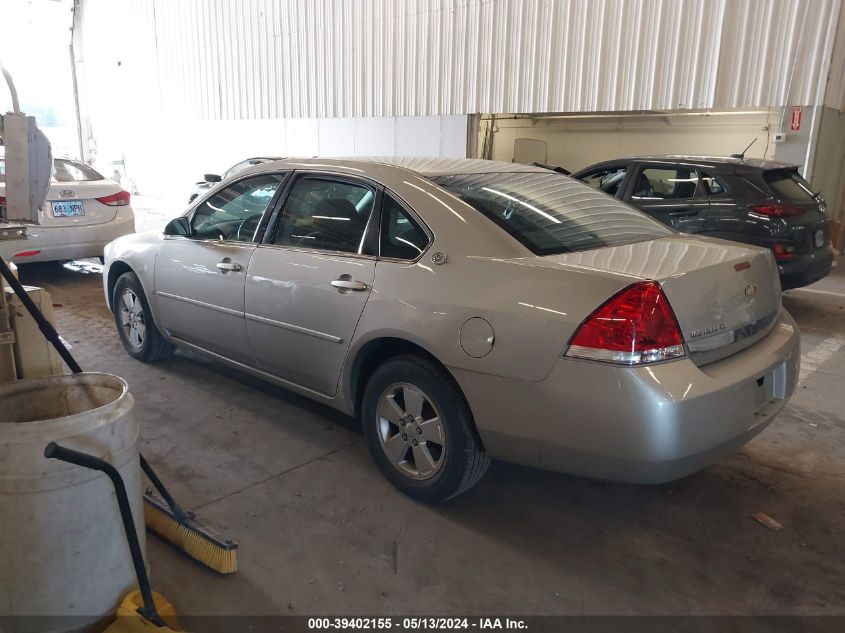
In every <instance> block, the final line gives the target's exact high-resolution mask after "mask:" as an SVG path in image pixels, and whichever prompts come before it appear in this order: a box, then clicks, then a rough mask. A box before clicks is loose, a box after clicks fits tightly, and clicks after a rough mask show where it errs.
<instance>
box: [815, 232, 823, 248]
mask: <svg viewBox="0 0 845 633" xmlns="http://www.w3.org/2000/svg"><path fill="white" fill-rule="evenodd" d="M813 240H814V241H815V242H816V248H821V247H822V246H824V231H822V230H821V229H819V230H818V231H816V233H815V235H813Z"/></svg>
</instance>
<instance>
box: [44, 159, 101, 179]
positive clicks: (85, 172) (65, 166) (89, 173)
mask: <svg viewBox="0 0 845 633" xmlns="http://www.w3.org/2000/svg"><path fill="white" fill-rule="evenodd" d="M53 180H54V181H56V182H86V181H89V180H105V178H103V176H102V174H100V173H99V172H97V171H95V170H93V169H91V168H90V167H89V166H88V165H86V164H85V163H80V162H77V161H75V160H65V159H61V158H59V159H57V160H54V161H53Z"/></svg>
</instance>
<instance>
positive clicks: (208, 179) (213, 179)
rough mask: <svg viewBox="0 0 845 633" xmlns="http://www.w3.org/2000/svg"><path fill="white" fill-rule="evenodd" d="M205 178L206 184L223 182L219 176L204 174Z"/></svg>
mask: <svg viewBox="0 0 845 633" xmlns="http://www.w3.org/2000/svg"><path fill="white" fill-rule="evenodd" d="M203 178H204V179H205V181H206V182H220V181H221V180H223V179H222V178H221V177H220V176H218V175H217V174H203Z"/></svg>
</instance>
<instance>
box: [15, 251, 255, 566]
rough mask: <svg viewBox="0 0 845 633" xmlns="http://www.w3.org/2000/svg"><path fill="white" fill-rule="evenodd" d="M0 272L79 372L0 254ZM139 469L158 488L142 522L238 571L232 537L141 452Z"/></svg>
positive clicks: (198, 555) (208, 562)
mask: <svg viewBox="0 0 845 633" xmlns="http://www.w3.org/2000/svg"><path fill="white" fill-rule="evenodd" d="M0 273H2V275H3V277H4V278H5V280H6V282H7V283H8V284H9V286H11V288H12V290H13V291H14V292H15V294H16V295H17V296H18V299H20V301H21V303H22V304H23V305H24V307H25V308H26V309H27V311H28V312H29V314H30V315H31V316H32V318H33V319H34V320H35V322H36V323H37V324H38V328H39V329H40V330H41V333H42V334H43V335H44V337H45V338H46V339H47V340H48V341H49V342H50V343H51V344H52V345H53V347H54V348H56V351H57V352H58V353H59V356H61V357H62V360H64V361H65V363H66V364H67V366H68V367H69V368H70V370H71V371H72V372H73V373H74V374H79V373H82V368H81V367H80V366H79V364H78V363H77V362H76V359H75V358H74V357H73V355H72V354H71V353H70V350H68V349H67V348H66V347H65V346H64V344H63V343H62V340H61V338H60V337H59V334H58V332H56V329H55V328H54V327H53V325H52V323H50V322H49V321H48V320H47V319H46V318H45V317H44V315H43V314H42V313H41V310H39V309H38V306H36V305H35V303H33V301H32V299H30V298H29V295H28V294H27V293H26V290H25V289H24V287H23V286H22V285H21V283H20V282H19V281H18V280H17V278H16V277H15V275H14V274H13V273H12V270H11V269H10V268H9V266H8V264H6V262H5V260H4V259H3V258H2V257H0ZM141 469H142V470H143V471H144V474H145V475H146V476H147V477H148V478H149V480H150V482H152V484H153V486H154V487H155V489H156V490H157V491H158V494H156V493H155V492H153V491H152V490H150V489H148V490H147V491H146V492H145V493H144V523H145V524H146V526H147V527H148V528H149V529H150V530H151V531H152V532H154V533H155V534H157V535H158V536H159V537H161V538H162V539H164V540H165V541H167V542H169V543H170V544H172V545H173V546H175V547H176V548H177V549H180V550H182V551H183V552H185V553H186V554H187V555H188V556H190V557H191V558H193V559H195V560H197V561H199V562H200V563H202V564H203V565H205V566H206V567H209V568H210V569H213V570H214V571H216V572H219V573H221V574H232V573H234V572H236V571H238V560H237V550H238V544H237V543H236V542H235V541H233V540H232V539H229V538H224V537H222V536H220V535H219V534H217V533H216V532H214V531H213V530H211V529H209V528H207V527H205V526H204V525H201V524H200V523H198V522H197V521H196V518H195V516H194V513H193V512H190V511H186V510H184V509H182V507H181V506H180V505H179V504H178V503H176V501H175V500H174V499H173V497H172V496H171V495H170V493H169V492H168V490H167V488H165V486H164V484H163V483H162V482H161V480H160V479H159V478H158V476H157V475H156V473H155V471H154V470H153V469H152V467H151V466H150V465H149V463H147V460H145V459H144V456H143V455H141Z"/></svg>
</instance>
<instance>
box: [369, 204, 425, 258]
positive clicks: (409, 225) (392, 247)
mask: <svg viewBox="0 0 845 633" xmlns="http://www.w3.org/2000/svg"><path fill="white" fill-rule="evenodd" d="M428 243H429V239H428V234H427V233H426V232H425V230H423V228H422V227H421V226H420V225H419V223H417V221H416V220H414V218H412V217H411V216H410V215H409V214H408V212H407V211H405V209H404V208H403V207H402V205H401V204H399V202H397V201H396V200H395V199H394V198H393V197H392V196H390V195H385V196H384V203H383V205H382V212H381V242H380V245H379V255H380V256H381V257H389V258H391V259H408V260H413V259H416V258H417V257H419V256H420V255H422V254H423V251H425V249H426V248H428Z"/></svg>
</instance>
